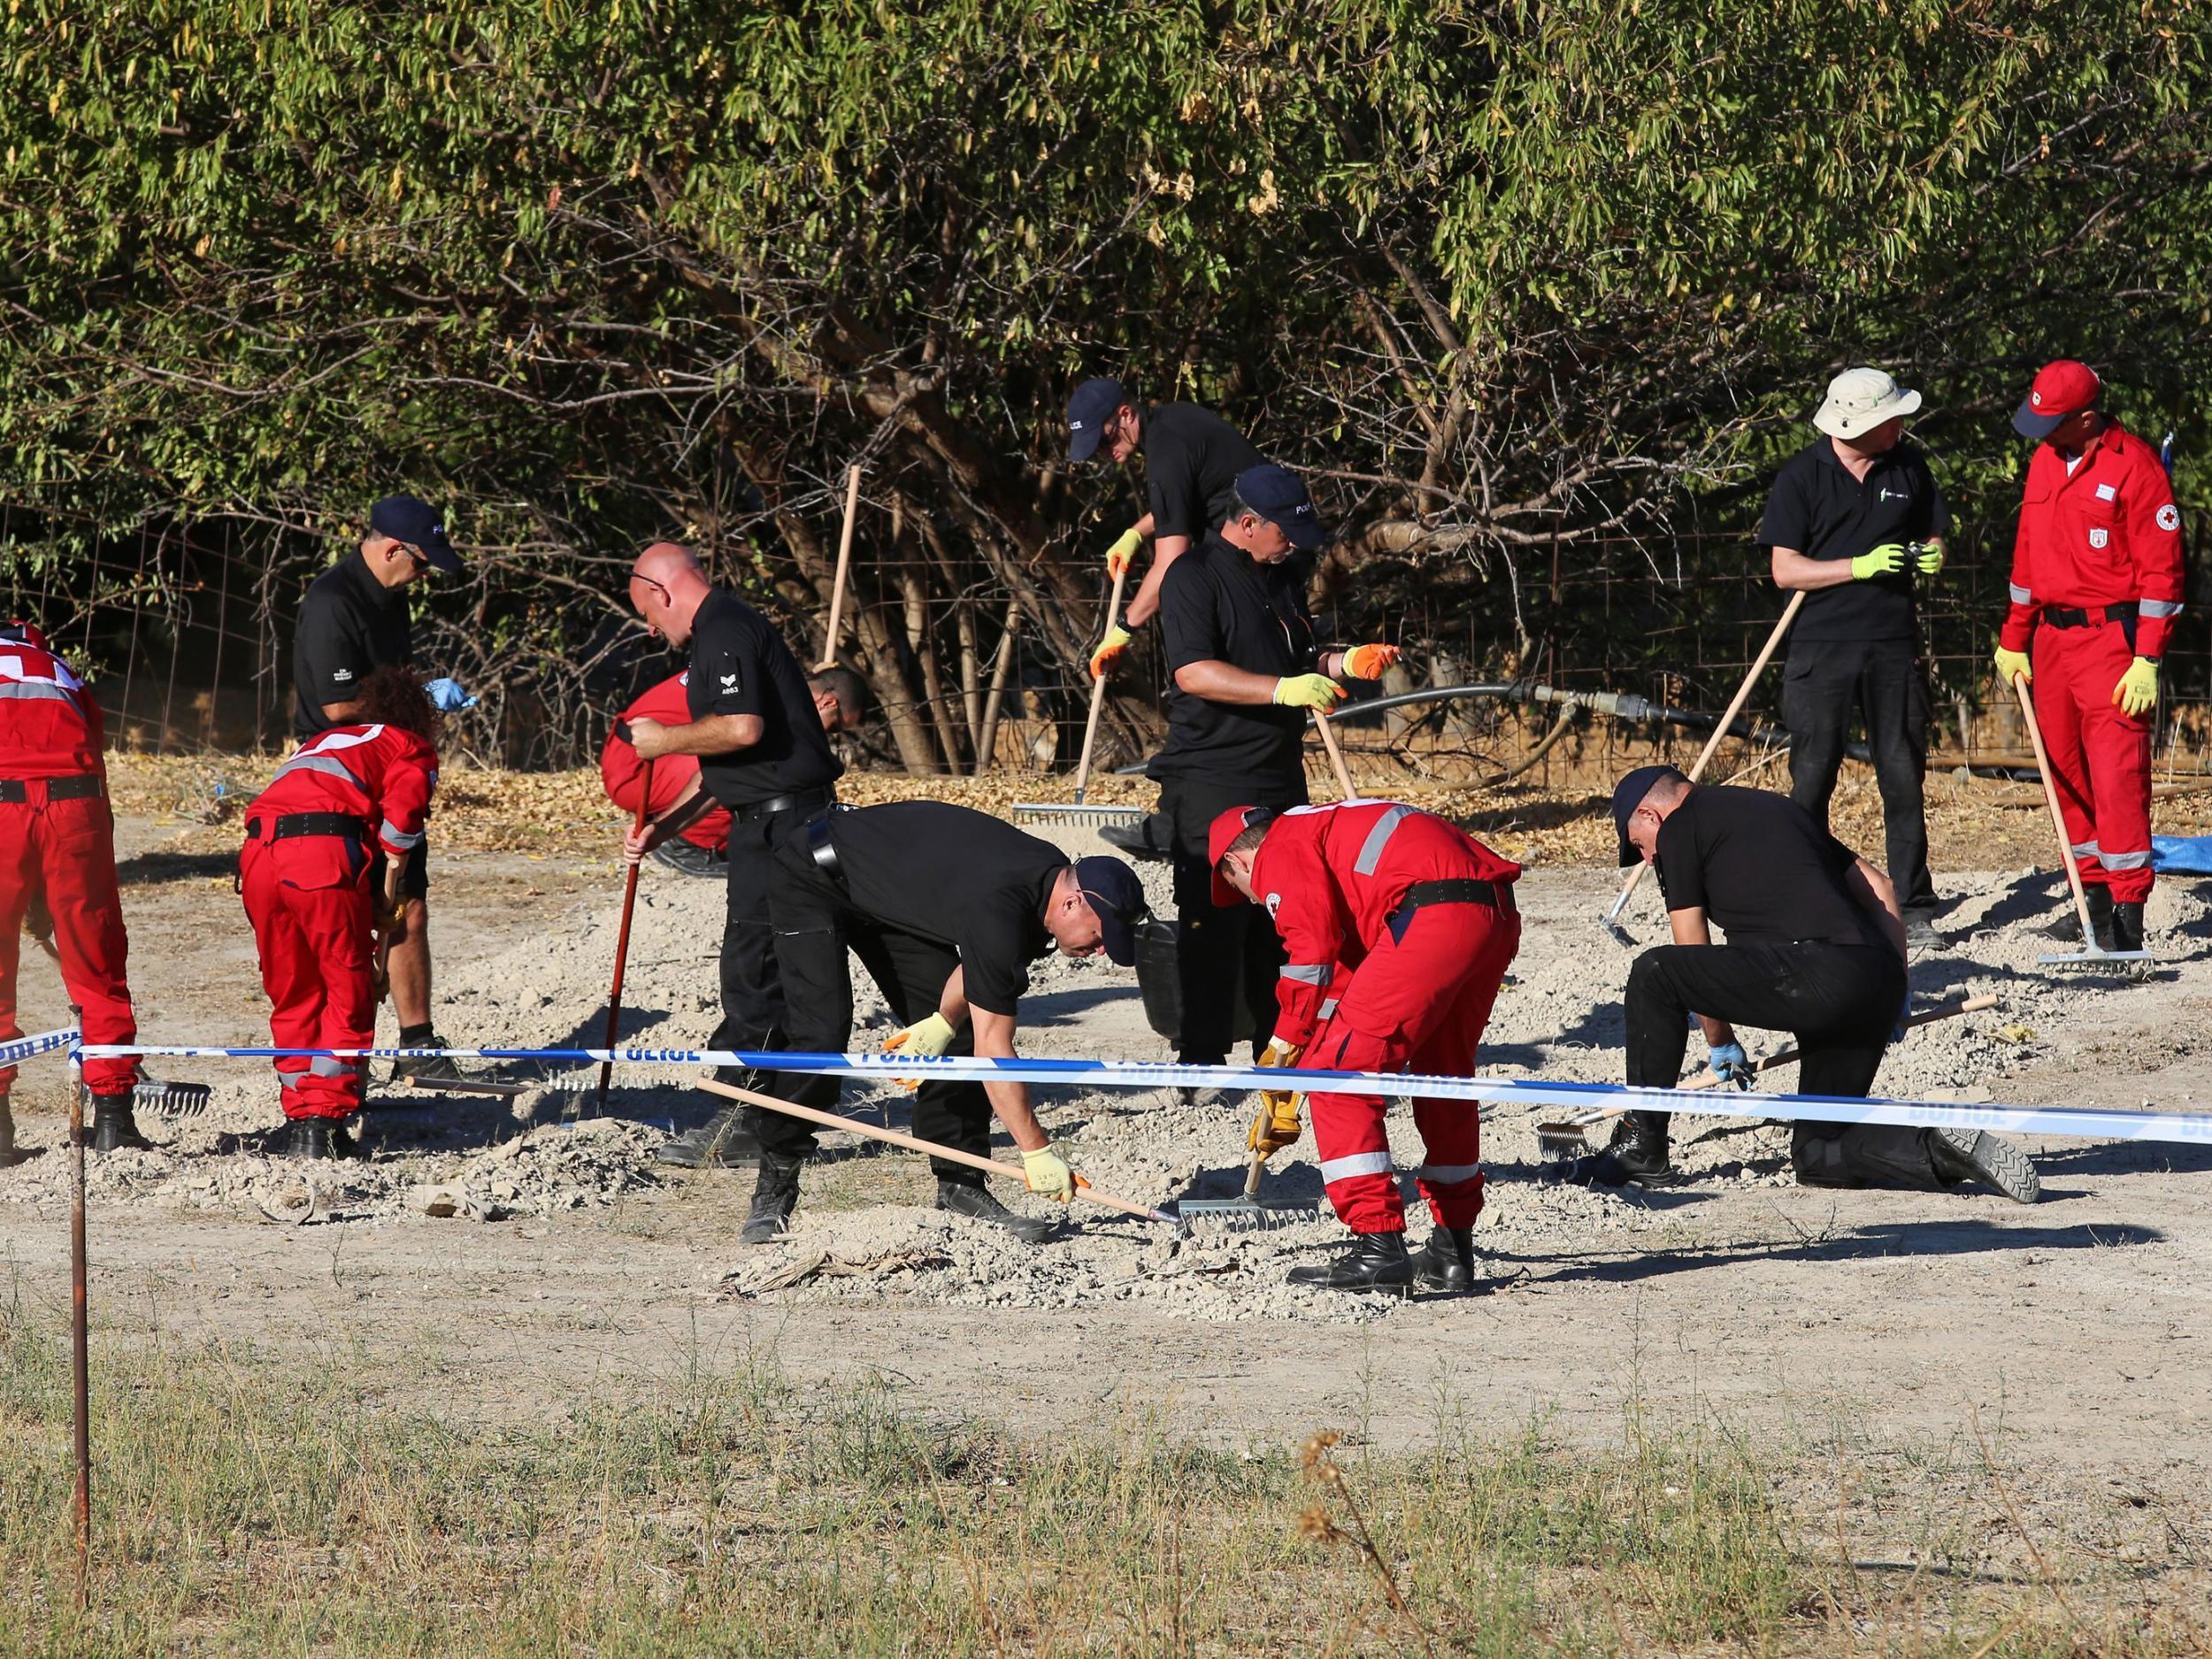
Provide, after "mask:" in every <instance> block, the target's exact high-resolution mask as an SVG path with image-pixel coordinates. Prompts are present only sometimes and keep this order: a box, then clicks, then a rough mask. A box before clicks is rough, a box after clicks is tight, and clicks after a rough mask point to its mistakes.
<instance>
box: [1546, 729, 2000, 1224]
mask: <svg viewBox="0 0 2212 1659" xmlns="http://www.w3.org/2000/svg"><path fill="white" fill-rule="evenodd" d="M1613 822H1614V826H1615V827H1616V829H1617V831H1618V833H1619V836H1620V855H1621V863H1622V864H1623V865H1624V866H1625V865H1628V864H1634V863H1635V862H1636V861H1637V860H1638V859H1640V858H1641V859H1646V860H1648V861H1650V863H1651V864H1652V867H1653V869H1654V870H1655V872H1657V874H1658V877H1659V886H1660V890H1661V891H1662V892H1663V894H1664V895H1666V901H1667V922H1668V925H1669V926H1670V927H1671V930H1672V932H1673V934H1674V942H1673V943H1672V944H1671V945H1658V946H1655V947H1654V948H1653V949H1649V950H1647V951H1645V952H1644V953H1643V954H1642V955H1641V956H1638V957H1637V958H1636V965H1635V966H1634V967H1633V968H1632V969H1631V970H1630V971H1629V975H1628V991H1627V995H1626V996H1625V997H1624V1013H1625V1015H1626V1018H1627V1025H1628V1076H1627V1081H1628V1083H1629V1084H1630V1086H1631V1087H1650V1088H1672V1087H1675V1085H1676V1084H1677V1083H1678V1081H1679V1080H1680V1079H1681V1075H1682V1056H1683V1049H1684V1048H1685V1047H1686V1044H1687V1042H1688V1040H1689V1039H1688V1028H1689V1024H1690V1022H1691V1021H1692V1020H1693V1019H1694V1020H1695V1021H1696V1022H1697V1023H1698V1024H1699V1025H1701V1027H1702V1028H1703V1030H1704V1033H1705V1041H1706V1042H1707V1044H1708V1046H1709V1049H1710V1053H1711V1058H1710V1060H1709V1065H1710V1068H1711V1070H1712V1071H1713V1074H1714V1075H1715V1076H1716V1077H1717V1078H1718V1079H1720V1080H1721V1081H1723V1082H1730V1083H1735V1084H1737V1085H1738V1086H1739V1087H1748V1086H1749V1083H1750V1081H1751V1063H1750V1059H1749V1056H1747V1055H1746V1053H1745V1052H1744V1048H1743V1045H1742V1043H1740V1041H1737V1038H1736V1032H1735V1026H1734V1025H1733V1024H1732V1022H1733V1021H1737V1020H1741V1021H1742V1022H1743V1023H1745V1024H1746V1025H1762V1026H1765V1027H1767V1028H1768V1029H1770V1030H1778V1031H1787V1032H1791V1033H1794V1034H1795V1036H1796V1039H1797V1047H1798V1052H1799V1056H1800V1058H1799V1060H1798V1092H1799V1093H1801V1094H1827V1095H1836V1096H1843V1097H1847V1098H1852V1097H1860V1096H1863V1095H1864V1094H1866V1093H1867V1091H1868V1090H1869V1089H1870V1088H1871V1087H1873V1085H1874V1074H1875V1072H1876V1071H1878V1069H1879V1068H1880V1066H1881V1064H1882V1055H1883V1052H1884V1050H1885V1049H1886V1048H1887V1047H1888V1045H1889V1044H1890V1043H1892V1042H1893V1041H1896V1040H1897V1038H1898V1037H1899V1036H1900V1035H1901V1034H1902V1031H1903V1019H1904V1010H1905V999H1906V978H1905V925H1904V918H1902V916H1901V915H1900V914H1899V910H1898V904H1897V895H1896V892H1895V889H1894V888H1893V886H1892V884H1891V883H1890V881H1889V880H1888V879H1886V877H1885V876H1884V875H1883V874H1882V872H1880V871H1878V870H1877V869H1876V868H1875V867H1874V866H1873V865H1872V864H1869V863H1868V862H1867V861H1866V860H1865V859H1863V858H1862V857H1860V856H1858V855H1857V854H1855V853H1854V852H1853V851H1852V850H1851V849H1849V848H1847V847H1846V846H1845V845H1844V844H1843V843H1842V842H1840V841H1838V840H1836V838H1835V837H1834V836H1832V835H1831V834H1829V833H1828V832H1827V831H1826V830H1824V829H1823V828H1822V827H1821V826H1819V825H1818V824H1816V823H1815V822H1814V821H1813V818H1812V816H1811V815H1810V814H1809V813H1808V812H1807V811H1806V810H1804V808H1802V807H1801V806H1799V805H1798V804H1797V803H1795V802H1793V801H1790V800H1786V799H1785V798H1784V797H1782V796H1781V795H1772V794H1769V793H1768V792H1767V791H1765V790H1763V789H1732V788H1729V787H1726V786H1718V787H1714V786H1707V785H1699V784H1693V783H1692V782H1691V781H1690V780H1688V779H1687V778H1686V777H1684V776H1683V775H1682V773H1680V772H1677V771H1676V770H1675V769H1674V768H1673V767H1671V766H1643V767H1639V768H1638V769H1637V770H1636V771H1634V772H1630V773H1629V774H1628V776H1626V777H1625V778H1624V779H1622V780H1621V781H1620V783H1619V785H1618V787H1616V788H1615V790H1614V792H1613ZM1715 923H1717V924H1718V925H1719V926H1720V927H1721V929H1722V931H1723V932H1724V933H1726V935H1727V940H1728V942H1727V943H1725V944H1715V943H1714V942H1713V941H1712V933H1711V926H1712V924H1715ZM1692 1010H1695V1011H1694V1013H1693V1011H1692ZM1667 1120H1668V1114H1667V1113H1665V1112H1654V1111H1635V1112H1629V1113H1627V1114H1625V1115H1624V1117H1623V1118H1621V1119H1620V1121H1619V1123H1618V1124H1617V1125H1616V1126H1615V1129H1614V1132H1613V1137H1612V1142H1611V1144H1610V1145H1609V1147H1608V1148H1606V1149H1605V1150H1604V1151H1603V1152H1601V1153H1598V1154H1596V1155H1595V1156H1592V1157H1587V1158H1580V1159H1577V1160H1576V1161H1575V1162H1574V1163H1573V1164H1568V1165H1563V1166H1560V1167H1559V1168H1558V1169H1557V1170H1556V1171H1555V1172H1554V1179H1568V1180H1574V1181H1580V1182H1586V1183H1595V1184H1598V1185H1603V1186H1618V1185H1620V1184H1621V1183H1622V1182H1624V1181H1628V1180H1651V1179H1656V1178H1659V1177H1662V1176H1664V1175H1665V1174H1667V1173H1668V1171H1669V1168H1670V1162H1669V1156H1668V1145H1667V1140H1668V1121H1667ZM1791 1132H1792V1133H1791V1138H1790V1161H1791V1163H1792V1164H1793V1165H1794V1166H1795V1168H1796V1171H1797V1179H1799V1180H1800V1181H1801V1182H1802V1183H1803V1184H1805V1185H1806V1186H1808V1187H1921V1188H1925V1187H1951V1186H1955V1185H1957V1184H1958V1183H1959V1182H1961V1181H1967V1180H1978V1181H1985V1182H1987V1183H1988V1184H1989V1185H1991V1186H1993V1187H1996V1188H1997V1189H1998V1190H1999V1191H2000V1192H2001V1193H2003V1194H2005V1195H2006V1196H2007V1197H2009V1198H2011V1199H2014V1200H2015V1201H2016V1202H2020V1203H2024V1204H2025V1203H2033V1202H2035V1199H2036V1196H2037V1193H2038V1184H2037V1180H2036V1174H2035V1166H2034V1165H2033V1164H2030V1163H2029V1162H2028V1159H2027V1156H2026V1155H2025V1154H2024V1153H2023V1152H2021V1151H2020V1150H2019V1148H2016V1147H2014V1146H2011V1145H2009V1144H2008V1143H2007V1142H2006V1141H2001V1140H1999V1139H1998V1138H1997V1137H1996V1136H1995V1135H1993V1134H1988V1133H1983V1132H1981V1131H1978V1130H1973V1129H1916V1128H1911V1127H1906V1126H1901V1125H1885V1124H1836V1123H1810V1122H1803V1121H1800V1122H1797V1123H1794V1124H1793V1125H1791Z"/></svg>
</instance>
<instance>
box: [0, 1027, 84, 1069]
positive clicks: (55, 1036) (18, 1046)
mask: <svg viewBox="0 0 2212 1659" xmlns="http://www.w3.org/2000/svg"><path fill="white" fill-rule="evenodd" d="M76 1041H77V1028H76V1027H75V1026H74V1025H64V1026H63V1027H62V1028H61V1029H60V1030H58V1031H39V1032H34V1033H31V1034H30V1035H29V1036H27V1037H16V1038H12V1039H11V1040H10V1041H6V1042H0V1065H13V1064H15V1063H16V1062H17V1061H18V1060H28V1059H30V1058H31V1057H32V1056H34V1055H41V1054H53V1053H55V1052H57V1051H58V1050H59V1049H63V1048H73V1047H74V1046H75V1044H76Z"/></svg>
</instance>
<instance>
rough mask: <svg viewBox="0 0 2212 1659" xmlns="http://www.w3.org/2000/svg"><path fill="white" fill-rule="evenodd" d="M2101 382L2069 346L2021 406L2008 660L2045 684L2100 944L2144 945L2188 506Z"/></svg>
mask: <svg viewBox="0 0 2212 1659" xmlns="http://www.w3.org/2000/svg"><path fill="white" fill-rule="evenodd" d="M2101 390H2102V387H2101V385H2100V383H2099V381H2098V380H2097V376H2096V374H2095V373H2094V372H2093V371H2092V370H2091V369H2090V368H2089V367H2088V366H2087V365H2085V364H2080V363H2076V362H2073V361H2071V360H2070V359H2063V358H2062V359H2061V360H2060V361H2058V362H2055V363H2050V364H2047V365H2044V367H2043V370H2042V372H2041V373H2039V374H2038V375H2037V376H2036V377H2035V382H2034V385H2033V386H2032V388H2030V389H2029V392H2028V396H2027V401H2026V402H2025V403H2022V404H2021V405H2020V408H2019V411H2018V412H2017V413H2016V414H2015V415H2014V416H2013V418H2012V424H2013V426H2014V428H2015V429H2016V430H2017V431H2018V432H2019V433H2020V434H2021V435H2022V436H2023V437H2028V438H2035V439H2038V440H2040V442H2038V444H2037V445H2036V449H2035V454H2034V455H2033V456H2032V457H2031V458H2030V460H2029V462H2028V481H2027V485H2026V488H2024V491H2023V492H2022V498H2021V503H2020V531H2019V535H2018V537H2017V539H2016V541H2015V542H2014V543H2013V550H2012V594H2011V599H2012V603H2011V606H2010V608H2009V609H2008V611H2006V613H2005V625H2004V629H2003V631H2002V632H2001V634H1999V636H1998V643H1997V656H1996V663H1997V672H1998V673H1999V675H2000V676H2001V678H2002V679H2003V681H2004V683H2005V685H2006V686H2007V687H2010V686H2011V684H2012V681H2013V680H2014V678H2015V677H2016V676H2019V677H2023V678H2025V679H2027V680H2028V681H2029V683H2030V686H2031V687H2032V690H2033V692H2034V695H2035V719H2036V724H2037V725H2038V726H2041V727H2042V729H2043V744H2044V748H2045V749H2047V751H2048V752H2049V757H2050V764H2051V780H2052V782H2053V783H2054V784H2055V786H2056V787H2057V790H2058V803H2059V808H2060V810H2061V812H2062V815H2063V817H2064V818H2065V820H2066V836H2067V839H2068V840H2069V841H2071V842H2072V843H2073V849H2074V857H2075V860H2076V862H2077V863H2078V864H2079V865H2080V866H2081V879H2082V885H2083V887H2085V889H2086V895H2087V897H2088V900H2089V914H2090V919H2091V921H2092V923H2093V925H2094V927H2095V930H2096V942H2097V944H2098V945H2100V946H2101V947H2102V948H2103V949H2107V950H2140V949H2143V902H2144V900H2146V899H2147V898H2148V897H2149V896H2150V891H2151V721H2152V718H2153V717H2154V711H2155V710H2156V707H2157V703H2158V663H2159V657H2160V656H2161V655H2162V653H2163V652H2164V650H2165V649H2166V637H2167V634H2169V632H2170V630H2171V629H2172V627H2173V622H2174V618H2176V617H2177V616H2178V615H2180V613H2181V583H2182V569H2181V513H2180V511H2179V510H2178V509H2177V508H2176V507H2175V505H2174V492H2173V487H2172V484H2171V483H2170V480H2168V479H2167V477H2166V471H2165V468H2164V467H2162V465H2160V464H2159V459H2158V454H2157V452H2156V451H2155V450H2154V449H2152V448H2151V446H2150V445H2149V444H2147V443H2146V442H2143V440H2142V439H2140V438H2139V437H2137V436H2136V435H2135V434H2133V433H2131V432H2128V431H2125V430H2124V429H2123V428H2122V427H2121V426H2120V424H2119V422H2117V421H2116V420H2114V419H2112V418H2111V417H2110V416H2108V415H2106V414H2104V413H2103V412H2102V411H2100V410H2099V409H2098V407H2097V403H2098V398H2099V395H2100V393H2101ZM2031 644H2032V646H2033V648H2034V656H2033V659H2032V663H2031V659H2030V656H2029V648H2030V646H2031Z"/></svg>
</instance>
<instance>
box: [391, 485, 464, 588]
mask: <svg viewBox="0 0 2212 1659" xmlns="http://www.w3.org/2000/svg"><path fill="white" fill-rule="evenodd" d="M369 528H370V529H372V530H373V531H375V532H376V533H377V534H379V535H388V536H389V537H391V538H392V540H393V541H404V542H405V543H407V545H408V546H409V547H413V548H420V549H422V550H423V553H424V555H425V556H426V557H428V559H429V560H430V566H431V568H432V569H433V570H441V571H448V572H454V571H458V570H460V569H461V556H460V555H459V554H458V553H456V552H455V551H454V550H453V543H452V542H450V541H447V540H446V539H445V521H444V520H443V519H442V518H440V517H439V516H438V510H437V509H436V508H435V507H433V506H432V505H431V504H430V503H428V502H426V501H418V500H416V499H415V497H413V496H412V495H387V496H386V497H385V498H384V499H383V500H382V501H380V502H379V503H376V505H375V506H373V507H372V508H370V509H369Z"/></svg>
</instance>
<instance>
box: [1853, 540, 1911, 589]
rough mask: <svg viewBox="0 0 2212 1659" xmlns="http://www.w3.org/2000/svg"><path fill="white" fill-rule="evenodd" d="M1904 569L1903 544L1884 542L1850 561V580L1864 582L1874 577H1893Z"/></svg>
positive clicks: (1900, 542)
mask: <svg viewBox="0 0 2212 1659" xmlns="http://www.w3.org/2000/svg"><path fill="white" fill-rule="evenodd" d="M1904 568H1905V544H1904V543H1903V542H1902V541H1885V542H1883V543H1882V545H1881V546H1879V547H1878V548H1869V549H1867V550H1866V551H1865V552H1863V553H1862V554H1860V555H1859V557H1856V558H1855V559H1853V560H1852V561H1851V579H1852V580H1854V581H1862V582H1863V581H1865V580H1868V579H1869V578H1870V577H1874V576H1894V575H1896V574H1897V572H1900V571H1901V570H1903V569H1904Z"/></svg>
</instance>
